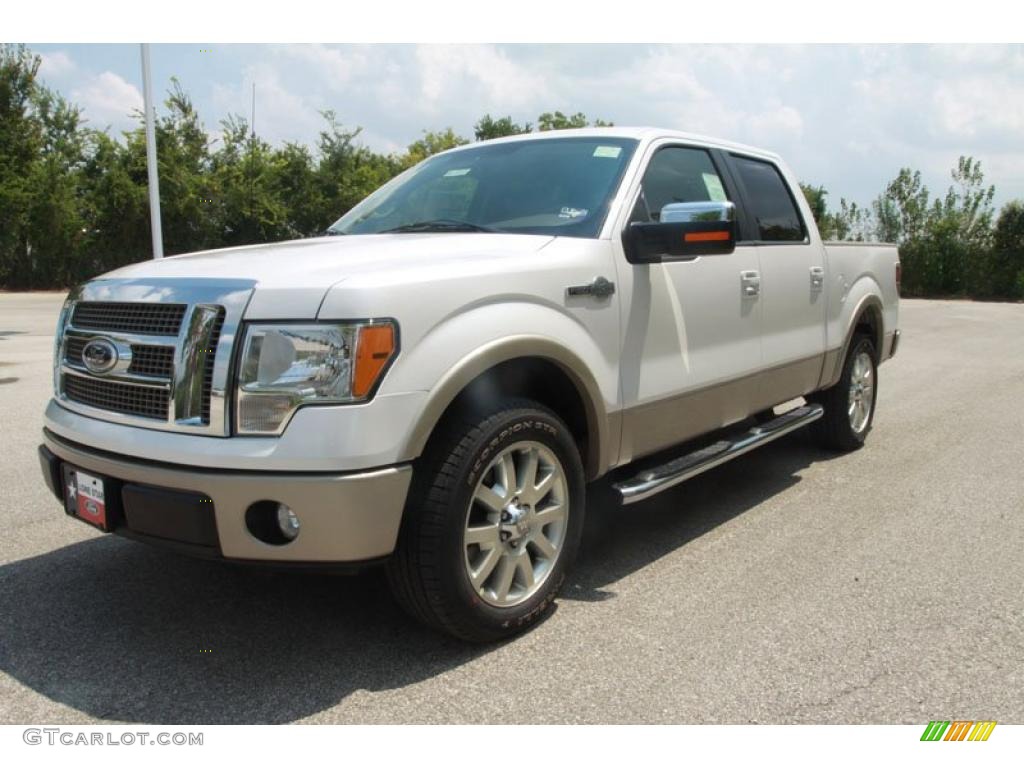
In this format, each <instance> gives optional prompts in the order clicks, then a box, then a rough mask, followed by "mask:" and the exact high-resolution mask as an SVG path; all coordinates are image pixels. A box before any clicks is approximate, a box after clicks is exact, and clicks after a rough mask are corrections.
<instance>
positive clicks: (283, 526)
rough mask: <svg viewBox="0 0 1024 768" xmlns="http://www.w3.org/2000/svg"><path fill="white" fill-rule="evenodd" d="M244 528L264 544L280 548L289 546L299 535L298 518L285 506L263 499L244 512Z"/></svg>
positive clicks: (278, 502)
mask: <svg viewBox="0 0 1024 768" xmlns="http://www.w3.org/2000/svg"><path fill="white" fill-rule="evenodd" d="M245 526H246V528H248V529H249V533H251V534H252V535H253V536H254V537H255V538H257V539H259V540H260V541H262V542H263V543H264V544H271V545H273V546H275V547H280V546H283V545H285V544H291V543H292V542H293V541H295V537H297V536H298V535H299V516H298V515H296V514H295V513H294V512H292V510H291V507H289V506H288V505H287V504H282V503H281V502H280V501H271V500H270V499H263V500H262V501H256V502H253V503H252V504H250V505H249V508H248V509H247V510H245Z"/></svg>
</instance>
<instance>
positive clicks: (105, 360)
mask: <svg viewBox="0 0 1024 768" xmlns="http://www.w3.org/2000/svg"><path fill="white" fill-rule="evenodd" d="M82 362H83V363H85V367H86V368H88V369H89V373H95V374H97V375H102V374H104V373H109V372H110V371H111V370H112V369H113V368H114V366H115V365H117V347H115V346H114V345H113V344H111V343H110V342H109V341H107V340H106V339H93V340H92V341H90V342H89V343H88V344H86V345H85V346H84V347H82Z"/></svg>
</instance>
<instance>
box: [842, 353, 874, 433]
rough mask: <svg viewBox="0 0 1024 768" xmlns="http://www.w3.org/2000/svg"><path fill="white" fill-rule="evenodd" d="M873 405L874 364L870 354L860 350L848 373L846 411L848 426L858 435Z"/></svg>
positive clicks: (865, 425) (866, 423)
mask: <svg viewBox="0 0 1024 768" xmlns="http://www.w3.org/2000/svg"><path fill="white" fill-rule="evenodd" d="M874 407H875V364H874V362H873V361H872V360H871V355H869V354H868V353H867V352H861V353H860V354H858V355H857V357H856V358H855V359H854V361H853V370H852V371H851V373H850V397H849V404H848V408H847V413H848V415H849V417H850V428H851V429H852V430H853V431H854V432H855V433H857V434H858V435H859V434H860V433H862V432H863V431H864V430H865V429H866V428H867V426H868V421H869V420H870V419H871V410H872V409H873V408H874Z"/></svg>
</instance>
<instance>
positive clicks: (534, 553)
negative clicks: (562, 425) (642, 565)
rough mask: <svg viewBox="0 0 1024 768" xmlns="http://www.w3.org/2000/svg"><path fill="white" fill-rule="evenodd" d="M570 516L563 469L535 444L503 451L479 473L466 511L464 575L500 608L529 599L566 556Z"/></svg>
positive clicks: (545, 449)
mask: <svg viewBox="0 0 1024 768" xmlns="http://www.w3.org/2000/svg"><path fill="white" fill-rule="evenodd" d="M568 518H569V494H568V485H567V483H566V479H565V470H564V469H563V468H562V464H561V462H559V460H558V458H557V457H556V456H555V454H554V452H553V451H552V450H551V449H550V448H548V447H547V446H545V445H543V444H542V443H537V442H533V441H526V442H520V443H515V444H513V445H510V446H508V447H507V448H505V449H504V450H503V451H502V452H501V453H499V454H498V455H497V456H495V458H494V459H493V460H492V461H491V463H490V464H489V465H488V467H487V470H486V471H485V472H484V473H483V475H481V477H480V482H478V483H477V486H476V490H475V491H474V493H473V499H472V500H471V501H470V503H469V509H468V511H467V513H466V529H465V534H464V536H463V548H464V550H465V561H466V574H467V575H468V576H469V581H470V584H472V586H473V590H474V591H475V592H476V593H477V594H478V595H479V596H480V598H481V599H482V600H483V601H484V602H486V603H487V604H489V605H492V606H494V607H496V608H511V607H512V606H515V605H519V604H520V603H522V602H524V601H526V600H529V599H530V598H531V597H532V596H533V595H535V594H536V593H537V591H538V590H539V589H540V588H541V587H542V586H543V584H544V582H545V581H546V580H547V578H548V576H549V575H550V574H551V571H552V569H553V568H554V566H555V563H556V562H557V561H558V557H559V555H560V554H561V552H562V545H563V544H564V542H565V534H566V530H567V523H568Z"/></svg>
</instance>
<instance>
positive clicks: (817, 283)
mask: <svg viewBox="0 0 1024 768" xmlns="http://www.w3.org/2000/svg"><path fill="white" fill-rule="evenodd" d="M824 285H825V268H824V267H811V290H812V291H820V290H821V289H822V287H823V286H824Z"/></svg>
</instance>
